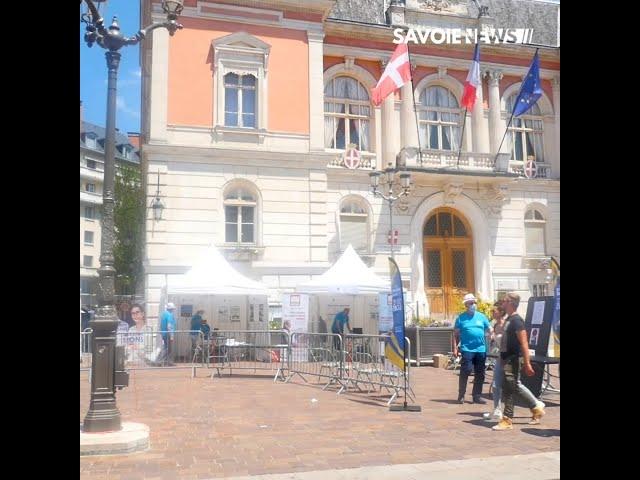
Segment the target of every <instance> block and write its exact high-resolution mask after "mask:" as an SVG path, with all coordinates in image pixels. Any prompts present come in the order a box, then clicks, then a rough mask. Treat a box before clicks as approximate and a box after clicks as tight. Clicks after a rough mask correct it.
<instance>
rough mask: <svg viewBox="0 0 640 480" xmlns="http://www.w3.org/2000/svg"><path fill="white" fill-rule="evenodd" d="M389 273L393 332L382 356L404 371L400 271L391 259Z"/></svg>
mask: <svg viewBox="0 0 640 480" xmlns="http://www.w3.org/2000/svg"><path fill="white" fill-rule="evenodd" d="M389 270H390V273H391V298H392V300H391V312H392V314H393V330H392V332H391V336H390V339H389V340H387V342H386V344H385V346H384V356H385V357H386V358H387V359H389V361H390V362H391V363H393V364H394V365H395V366H397V367H398V368H402V369H403V370H404V368H405V365H404V359H405V353H404V352H405V351H404V295H403V293H402V278H401V277H400V269H399V268H398V264H397V263H396V262H395V260H394V259H393V258H390V257H389Z"/></svg>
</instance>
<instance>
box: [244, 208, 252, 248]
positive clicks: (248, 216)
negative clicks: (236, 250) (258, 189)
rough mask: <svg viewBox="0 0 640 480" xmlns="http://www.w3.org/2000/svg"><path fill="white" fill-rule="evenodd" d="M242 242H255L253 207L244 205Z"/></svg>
mask: <svg viewBox="0 0 640 480" xmlns="http://www.w3.org/2000/svg"><path fill="white" fill-rule="evenodd" d="M241 214H242V218H241V220H242V232H241V234H242V238H241V242H242V243H253V242H254V240H253V207H242V210H241Z"/></svg>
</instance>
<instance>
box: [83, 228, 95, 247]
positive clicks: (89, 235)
mask: <svg viewBox="0 0 640 480" xmlns="http://www.w3.org/2000/svg"><path fill="white" fill-rule="evenodd" d="M84 243H86V244H87V245H93V232H90V231H89V230H85V231H84Z"/></svg>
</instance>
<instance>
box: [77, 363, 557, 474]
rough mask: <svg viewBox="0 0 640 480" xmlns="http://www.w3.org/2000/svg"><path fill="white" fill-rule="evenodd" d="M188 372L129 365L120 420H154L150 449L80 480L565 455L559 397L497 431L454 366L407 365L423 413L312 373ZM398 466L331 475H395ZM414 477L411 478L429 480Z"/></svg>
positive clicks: (114, 459) (111, 460)
mask: <svg viewBox="0 0 640 480" xmlns="http://www.w3.org/2000/svg"><path fill="white" fill-rule="evenodd" d="M234 372H237V370H236V371H234ZM190 373H191V372H190V370H168V371H131V379H130V386H129V387H128V388H125V389H124V390H121V391H120V392H118V396H117V399H118V407H119V409H120V412H121V413H122V418H123V420H125V421H131V422H140V423H145V424H147V425H148V426H149V427H150V429H151V436H150V443H151V447H150V449H149V450H148V451H146V452H140V453H135V454H131V455H126V456H125V455H115V456H101V457H81V458H80V474H81V478H82V479H85V480H106V479H109V480H120V479H127V480H136V479H140V480H161V479H162V480H164V479H184V480H187V479H209V478H219V477H234V476H235V477H238V476H247V475H264V474H276V473H279V474H282V473H296V472H313V471H315V472H316V473H321V472H317V471H322V470H331V469H334V470H342V469H354V468H357V467H376V466H389V465H395V466H396V467H394V469H395V468H398V467H397V466H398V465H405V466H407V465H408V466H410V465H416V464H425V463H430V464H431V465H432V467H431V468H435V467H437V466H438V465H442V464H440V463H433V462H446V461H451V460H473V461H474V462H477V461H479V459H483V458H488V457H501V456H513V455H527V454H535V453H541V452H549V453H551V452H556V453H557V452H558V451H559V450H560V396H559V395H558V394H550V395H548V396H546V397H545V398H544V401H545V402H546V403H547V409H546V411H547V415H546V416H545V417H544V418H543V420H542V423H541V424H540V425H536V426H531V425H528V424H527V422H528V420H529V416H528V414H529V412H528V410H527V409H525V408H520V407H516V411H515V419H514V430H512V431H505V432H495V431H492V430H491V428H490V427H491V426H492V425H493V423H490V422H486V421H484V420H483V419H482V413H483V412H485V411H489V409H490V404H491V402H490V401H488V403H487V405H477V404H472V403H470V402H467V403H465V404H464V405H459V404H457V403H456V402H455V401H454V400H455V398H456V393H457V384H458V376H457V375H455V374H454V373H453V372H451V371H449V370H442V369H436V368H432V367H421V368H413V369H412V377H413V381H412V383H413V388H414V391H415V393H416V398H417V400H416V403H417V404H419V405H421V406H422V411H421V412H419V413H414V412H390V411H389V410H388V408H387V407H386V404H385V402H386V400H387V398H388V397H387V396H383V395H380V396H377V395H376V394H374V393H370V394H367V393H346V394H342V395H336V393H335V390H334V391H330V390H326V391H321V386H318V385H316V384H314V380H315V378H314V379H310V382H309V384H305V383H304V382H303V381H302V380H301V379H300V378H299V377H295V379H294V380H292V382H291V383H288V384H283V383H281V382H280V383H273V381H272V378H271V377H266V376H254V375H240V374H236V373H234V375H233V376H231V377H229V376H227V375H225V376H223V377H222V378H218V377H215V378H214V379H213V380H212V379H211V378H210V377H209V376H207V372H206V371H205V370H204V369H198V375H197V377H196V378H191V376H190ZM87 378H88V377H87V373H86V372H81V374H80V421H81V422H82V419H83V418H84V415H85V414H86V412H87V409H88V404H89V390H90V388H89V383H88V381H87ZM488 379H489V378H488ZM472 380H473V377H470V381H472ZM556 386H559V384H556ZM488 388H489V386H488V384H487V385H485V391H488ZM468 392H469V393H470V392H471V385H469V388H468ZM486 398H487V399H489V396H488V395H486ZM314 399H315V400H316V401H313V400H314ZM468 400H470V395H469V396H468ZM445 464H448V465H451V464H450V463H445ZM470 465H473V462H471V463H470ZM434 466H435V467H434ZM407 468H408V467H407ZM425 468H426V467H425ZM465 468H466V467H465ZM394 469H384V470H379V469H376V470H375V472H377V473H370V474H371V475H375V476H368V477H365V476H352V477H348V476H347V477H342V476H334V475H333V474H332V475H327V474H324V478H325V479H327V480H328V479H329V478H345V479H346V478H354V479H355V478H380V479H387V478H388V479H391V478H396V477H393V476H390V475H392V471H393V470H394ZM387 470H388V474H387V473H383V472H385V471H387ZM371 472H373V470H372V471H371ZM538 473H540V472H538ZM336 475H337V474H336ZM378 475H380V476H378ZM416 475H419V473H416V474H415V475H414V476H413V477H404V478H422V477H420V476H416ZM558 476H559V474H558ZM280 478H300V479H303V478H304V479H307V478H309V479H311V478H316V477H303V476H296V477H292V476H284V477H280ZM317 478H319V477H317ZM398 478H400V477H398ZM429 478H433V477H432V476H431V475H429ZM467 478H469V477H467ZM477 478H481V477H477ZM494 478H496V477H495V476H494ZM500 478H503V477H502V476H500ZM504 478H528V477H516V476H506V477H504ZM537 478H540V479H542V478H553V477H544V476H538V477H537Z"/></svg>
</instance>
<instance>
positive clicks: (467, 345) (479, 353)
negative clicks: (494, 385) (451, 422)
mask: <svg viewBox="0 0 640 480" xmlns="http://www.w3.org/2000/svg"><path fill="white" fill-rule="evenodd" d="M462 301H463V303H464V307H465V311H464V312H462V313H461V314H460V315H459V316H458V318H457V319H456V323H455V326H454V333H453V335H454V346H453V354H454V355H455V356H456V357H457V356H458V342H459V343H460V353H461V354H462V362H461V366H460V379H459V382H458V403H464V395H465V393H466V391H467V381H468V379H469V375H470V374H471V368H472V366H473V371H474V378H473V390H472V392H471V395H472V397H473V403H487V402H486V401H485V400H484V399H483V398H482V397H481V396H480V395H481V394H482V384H483V383H484V364H485V360H486V358H487V345H486V336H485V335H486V332H489V333H491V332H492V328H491V324H490V323H489V320H488V319H487V317H486V316H485V315H484V314H483V313H480V312H476V303H477V300H476V297H475V296H474V295H473V294H472V293H468V294H467V295H465V296H464V299H463V300H462Z"/></svg>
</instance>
